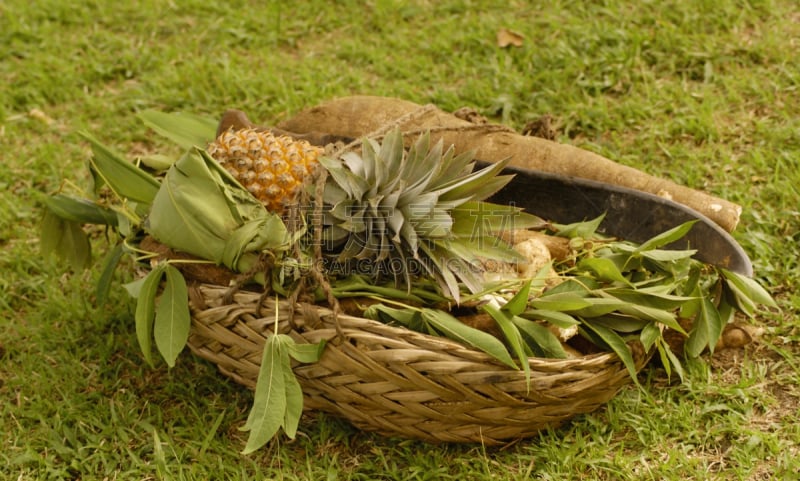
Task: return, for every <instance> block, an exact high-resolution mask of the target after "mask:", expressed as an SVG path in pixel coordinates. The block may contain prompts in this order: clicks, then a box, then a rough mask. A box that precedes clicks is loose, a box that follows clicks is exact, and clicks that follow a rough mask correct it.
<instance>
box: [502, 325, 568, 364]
mask: <svg viewBox="0 0 800 481" xmlns="http://www.w3.org/2000/svg"><path fill="white" fill-rule="evenodd" d="M511 321H512V322H513V323H514V325H515V326H516V327H517V329H519V331H520V332H521V333H522V337H523V339H525V341H526V343H527V344H528V346H529V347H530V348H531V349H532V350H533V352H534V354H535V355H537V356H540V357H551V358H556V359H566V358H567V353H566V352H565V351H564V347H563V346H562V345H561V341H560V340H559V339H558V337H556V335H555V334H553V333H552V332H551V331H550V329H548V328H546V327H544V326H542V325H540V324H539V323H538V322H533V321H529V320H527V319H523V318H521V317H519V316H514V317H512V318H511Z"/></svg>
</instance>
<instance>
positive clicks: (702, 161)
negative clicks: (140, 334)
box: [0, 0, 800, 480]
mask: <svg viewBox="0 0 800 481" xmlns="http://www.w3.org/2000/svg"><path fill="white" fill-rule="evenodd" d="M295 3H296V5H293V6H291V7H289V6H288V5H289V4H288V3H286V2H243V1H240V2H227V3H225V2H220V3H209V2H205V1H181V2H164V1H145V2H110V1H103V0H98V1H95V2H80V3H79V4H75V3H74V2H73V3H65V2H59V1H53V0H50V1H47V0H44V1H41V2H36V3H35V4H30V3H29V2H23V1H21V0H8V1H6V2H3V3H2V4H0V82H2V84H3V85H4V86H5V87H4V88H3V89H0V151H1V152H3V154H2V159H3V160H2V168H1V169H0V269H1V270H2V272H3V275H2V276H1V277H0V346H2V347H0V413H1V414H2V415H1V416H0V423H2V424H1V425H0V426H1V427H0V446H2V449H0V477H2V478H3V479H20V480H26V479H31V480H33V479H37V480H40V479H41V480H47V479H286V480H291V479H328V480H335V479H365V480H366V479H369V480H373V479H387V480H388V479H391V480H395V479H396V480H424V479H436V480H446V479H458V480H462V479H481V480H483V479H486V480H488V479H503V480H515V479H519V480H522V479H531V478H534V479H559V480H561V479H575V480H578V479H609V480H610V479H681V480H683V479H742V480H750V479H752V480H760V479H795V478H797V476H798V475H799V474H800V461H798V459H800V447H799V446H800V427H798V426H800V424H798V423H797V420H798V400H799V399H800V388H798V386H799V385H800V373H799V372H798V367H799V366H800V356H799V354H800V347H798V341H800V329H798V321H797V319H798V314H799V313H800V296H798V294H797V293H796V292H794V286H796V285H798V282H799V281H800V268H798V259H800V248H798V245H799V244H800V234H798V232H800V213H799V211H798V199H800V189H798V187H797V186H798V184H800V165H798V163H799V162H800V160H798V159H800V68H798V65H797V61H796V52H797V48H798V45H799V44H800V13H799V12H798V10H797V8H796V5H795V4H794V2H793V1H791V0H774V1H769V0H765V1H756V0H754V1H751V2H745V1H733V0H717V1H714V2H711V1H701V2H681V1H678V0H673V1H658V2H624V1H621V0H607V1H604V2H589V1H579V2H550V3H547V4H537V5H533V4H528V3H527V2H491V1H488V0H475V1H467V0H462V1H457V0H448V1H443V2H425V1H415V2H390V1H382V0H378V1H374V2H367V3H363V2H352V1H342V2H325V3H323V2H295ZM502 27H505V28H509V29H511V30H514V31H518V32H520V33H521V34H523V35H524V36H525V41H524V44H523V46H522V47H520V48H509V49H501V48H498V47H497V46H496V45H495V34H496V32H497V30H498V29H499V28H502ZM357 93H358V94H376V95H386V96H396V97H402V98H406V99H408V100H412V101H416V102H419V103H428V102H432V103H435V104H437V105H439V106H441V107H442V108H444V109H447V110H455V109H456V108H459V107H462V106H472V107H475V108H477V109H478V110H479V111H480V112H482V113H483V114H485V115H487V116H489V117H491V118H493V119H494V120H496V121H502V122H504V123H507V124H509V125H512V126H514V127H516V128H521V127H522V126H523V125H524V124H525V123H526V122H527V121H528V120H531V119H534V118H537V117H539V116H540V115H543V114H551V115H553V116H554V117H555V119H556V123H557V126H558V128H559V132H560V138H559V140H560V141H561V142H565V143H570V144H573V145H577V146H580V147H583V148H586V149H589V150H593V151H596V152H598V153H600V154H603V155H605V156H608V157H610V158H613V159H615V160H617V161H619V162H621V163H624V164H628V165H632V166H635V167H637V168H640V169H642V170H644V171H646V172H648V173H651V174H654V175H658V176H662V177H668V178H671V179H673V180H676V181H678V182H680V183H683V184H686V185H689V186H691V187H694V188H698V189H702V190H705V191H708V192H711V193H713V194H716V195H719V196H722V197H725V198H728V199H730V200H733V201H735V202H738V203H740V204H741V205H742V206H743V207H744V213H743V216H742V222H741V225H740V227H739V228H738V229H737V231H735V233H734V235H735V237H736V238H737V240H738V241H739V242H740V243H741V244H742V245H743V246H744V248H745V249H746V250H747V251H748V252H749V253H750V255H751V257H752V259H753V263H754V265H755V269H756V275H757V277H758V278H759V280H761V282H762V283H764V284H765V285H767V286H769V288H770V290H771V291H772V293H773V294H774V295H775V297H776V298H777V300H778V302H779V304H780V306H781V312H773V313H769V314H766V315H764V316H762V317H760V318H758V319H756V320H755V321H751V322H753V323H754V324H757V325H758V326H760V327H762V328H763V329H764V335H763V336H762V337H761V338H760V339H759V340H758V341H757V342H756V343H755V344H753V345H750V346H748V347H747V348H746V349H743V350H736V351H723V352H720V353H718V354H717V355H716V356H714V357H713V358H711V359H706V362H705V363H703V362H699V361H697V362H692V363H690V365H689V366H688V367H689V369H688V373H689V375H688V378H687V381H686V382H685V383H684V384H676V383H674V382H668V381H667V380H666V379H665V375H664V373H663V371H661V370H660V369H659V368H658V367H657V366H651V367H648V368H647V369H645V371H644V372H643V374H642V383H643V385H644V389H643V390H639V389H636V388H629V389H626V390H623V392H621V393H620V395H619V396H618V397H617V398H615V399H614V400H613V401H612V402H610V403H609V404H608V406H607V408H605V409H602V410H600V411H598V412H596V413H593V414H591V415H585V416H579V417H577V418H575V419H574V420H573V421H572V422H570V423H568V424H567V425H565V426H563V427H561V428H559V429H553V430H548V431H545V432H542V433H541V434H540V435H539V436H538V437H536V438H533V439H530V440H525V441H521V442H518V443H516V444H514V445H511V446H508V447H506V448H505V449H502V450H497V449H482V448H481V447H479V446H430V445H426V444H424V443H418V442H413V441H404V440H389V439H383V438H380V437H377V436H374V435H371V434H366V433H362V432H358V431H356V430H355V429H354V428H352V427H350V426H348V425H347V424H346V423H343V422H341V421H338V420H336V419H331V418H328V417H324V416H319V417H316V418H308V419H306V420H305V421H304V422H303V423H302V425H301V430H302V434H301V435H300V436H299V437H298V439H297V440H295V441H294V442H288V441H286V440H280V441H278V442H274V443H272V444H270V445H269V446H268V447H267V448H266V449H263V450H261V451H259V452H258V453H256V454H255V455H252V456H242V455H240V454H239V451H240V450H241V449H242V448H243V446H244V439H245V437H244V434H243V433H241V432H239V431H238V428H239V427H240V426H242V424H243V423H244V420H245V418H246V415H247V410H248V409H249V405H250V404H249V403H250V401H251V399H252V397H251V393H250V392H248V391H247V390H245V389H243V388H241V387H239V386H237V385H235V384H233V383H232V382H229V381H228V380H226V379H224V378H222V377H221V376H220V375H218V374H217V372H216V370H215V367H214V366H211V365H208V364H206V363H204V362H200V361H198V360H197V359H194V358H192V356H190V355H188V354H185V355H183V356H181V358H180V359H179V363H178V365H177V366H176V367H175V368H173V369H171V370H168V369H167V368H166V367H164V366H163V365H161V366H157V367H156V368H150V367H147V366H145V365H144V363H143V362H142V357H141V354H140V353H139V351H138V346H137V345H136V341H135V334H134V332H133V326H132V311H131V304H130V302H129V301H128V300H127V299H126V296H125V294H123V293H122V292H119V291H118V290H114V291H113V292H112V299H111V302H109V303H108V304H107V305H106V306H105V307H96V306H95V305H94V304H93V302H92V296H93V293H92V291H91V289H90V288H89V287H87V286H91V285H93V283H94V282H95V281H96V276H97V273H95V272H85V273H70V272H68V271H67V270H65V268H64V266H63V265H60V264H58V263H57V262H55V261H53V260H52V259H47V258H43V257H42V256H41V255H40V253H39V251H38V240H37V235H38V230H37V229H38V221H39V217H40V213H41V210H40V201H41V196H42V194H43V193H50V192H53V191H55V190H57V189H58V188H59V186H61V185H62V183H63V182H64V181H65V179H66V180H68V181H69V182H74V183H77V184H79V185H85V183H86V182H87V181H88V179H87V175H86V172H85V169H84V166H85V162H86V159H87V158H88V146H87V145H86V142H85V141H83V140H82V139H81V138H80V137H79V136H78V134H77V132H78V131H80V130H89V131H91V132H92V133H93V134H94V135H95V136H97V137H98V138H99V139H100V140H101V141H102V142H104V143H107V144H109V145H113V146H115V147H116V148H118V149H119V150H121V151H123V152H126V153H128V154H131V155H135V154H138V153H142V152H146V151H148V150H152V149H153V148H154V145H155V144H154V139H153V137H152V135H151V134H150V133H148V132H147V131H146V129H144V128H143V127H142V126H141V125H140V124H139V123H138V121H137V120H136V119H135V116H134V114H135V112H137V111H139V110H141V109H145V108H156V109H162V110H166V111H175V110H183V111H190V112H196V113H202V114H209V115H214V116H216V115H219V113H220V112H221V111H223V110H224V109H225V108H228V107H239V108H242V109H244V110H246V111H247V112H248V114H249V115H250V117H251V118H253V119H257V120H259V121H262V122H264V123H274V122H278V121H280V120H281V119H285V118H288V117H289V116H291V115H292V114H293V113H294V112H297V111H298V110H300V109H302V108H304V107H308V106H312V105H315V104H317V103H319V102H321V101H324V100H326V99H329V98H332V97H336V96H345V95H350V94H357ZM102 245H103V244H102V242H97V244H96V247H97V252H96V253H95V256H96V257H97V256H100V255H102V252H101V250H102ZM120 280H122V279H120Z"/></svg>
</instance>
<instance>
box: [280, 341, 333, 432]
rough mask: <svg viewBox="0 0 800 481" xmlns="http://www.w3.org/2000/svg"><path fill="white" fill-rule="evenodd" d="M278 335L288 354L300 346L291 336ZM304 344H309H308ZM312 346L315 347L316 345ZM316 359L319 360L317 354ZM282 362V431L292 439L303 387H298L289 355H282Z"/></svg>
mask: <svg viewBox="0 0 800 481" xmlns="http://www.w3.org/2000/svg"><path fill="white" fill-rule="evenodd" d="M279 336H284V340H285V343H286V347H287V350H288V352H289V354H290V355H291V351H292V349H293V348H296V347H298V346H300V345H298V344H296V343H295V342H294V340H292V338H291V337H289V336H286V335H285V334H279ZM320 344H323V343H320ZM305 345H306V346H309V345H310V344H305ZM313 346H314V347H315V348H316V347H317V345H313ZM316 360H319V356H317V358H316ZM311 362H314V361H311ZM282 363H283V366H282V370H283V380H284V384H285V386H286V412H285V413H284V416H283V432H285V433H286V435H287V436H288V437H289V438H290V439H294V437H295V436H296V435H297V427H298V426H299V425H300V417H301V416H302V415H303V389H302V388H301V387H300V383H299V382H298V381H297V376H295V374H294V371H293V370H292V364H291V361H290V360H289V356H284V357H283V358H282Z"/></svg>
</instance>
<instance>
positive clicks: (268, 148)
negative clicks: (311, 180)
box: [208, 128, 323, 214]
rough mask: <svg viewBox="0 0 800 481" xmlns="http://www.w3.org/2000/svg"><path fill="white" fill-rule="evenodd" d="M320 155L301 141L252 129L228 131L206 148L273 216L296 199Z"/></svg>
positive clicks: (319, 151)
mask: <svg viewBox="0 0 800 481" xmlns="http://www.w3.org/2000/svg"><path fill="white" fill-rule="evenodd" d="M322 152H323V149H322V148H320V147H315V146H312V145H311V144H309V143H308V142H306V141H304V140H294V139H292V138H291V137H288V136H283V135H281V136H275V135H274V134H273V133H272V132H270V131H268V130H259V129H255V128H244V129H239V130H233V129H228V130H226V131H224V132H222V133H221V134H220V135H219V136H218V137H217V139H216V140H215V141H214V142H212V143H211V144H210V145H209V146H208V153H209V154H210V155H211V156H212V157H213V158H214V159H215V160H217V161H218V162H219V163H220V164H221V165H222V166H223V167H224V168H225V170H227V171H228V172H230V174H231V175H233V177H234V178H236V180H238V181H239V183H240V184H242V186H243V187H244V188H245V189H247V190H248V191H249V192H250V193H251V194H253V196H255V197H256V198H257V199H258V200H260V201H261V202H262V203H263V204H264V205H265V206H266V207H267V209H268V210H270V211H271V212H274V213H276V214H282V213H283V212H284V210H285V209H286V207H287V206H288V205H289V204H291V203H292V202H294V201H295V200H296V198H297V195H298V193H299V192H300V190H301V188H302V186H303V182H304V179H305V178H306V177H308V176H310V175H313V173H314V171H315V170H316V168H317V165H318V164H319V161H318V158H319V156H320V154H322Z"/></svg>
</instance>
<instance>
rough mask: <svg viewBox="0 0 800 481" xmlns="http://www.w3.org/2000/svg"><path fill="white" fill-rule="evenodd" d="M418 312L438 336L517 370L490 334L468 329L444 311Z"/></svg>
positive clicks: (499, 343)
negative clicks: (459, 343)
mask: <svg viewBox="0 0 800 481" xmlns="http://www.w3.org/2000/svg"><path fill="white" fill-rule="evenodd" d="M420 312H421V314H422V318H423V320H424V321H425V322H426V323H427V324H429V325H430V326H431V327H433V328H434V329H435V330H436V331H437V332H439V333H440V334H443V335H444V336H446V337H448V338H450V339H453V340H455V341H459V342H462V343H464V344H467V345H469V346H472V347H474V348H476V349H479V350H481V351H483V352H485V353H486V354H488V355H490V356H492V357H493V358H495V359H497V360H498V361H500V362H502V363H503V364H505V365H506V366H509V367H511V368H513V369H519V367H518V366H517V365H516V364H514V360H513V359H511V356H510V355H509V354H508V351H507V350H506V347H505V346H504V345H503V343H502V342H500V340H499V339H497V338H496V337H494V336H492V335H491V334H487V333H485V332H483V331H481V330H478V329H475V328H473V327H470V326H468V325H466V324H464V323H462V322H461V321H459V320H458V319H456V318H455V317H453V316H451V315H450V314H448V313H446V312H444V311H439V310H436V309H421V310H420Z"/></svg>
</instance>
